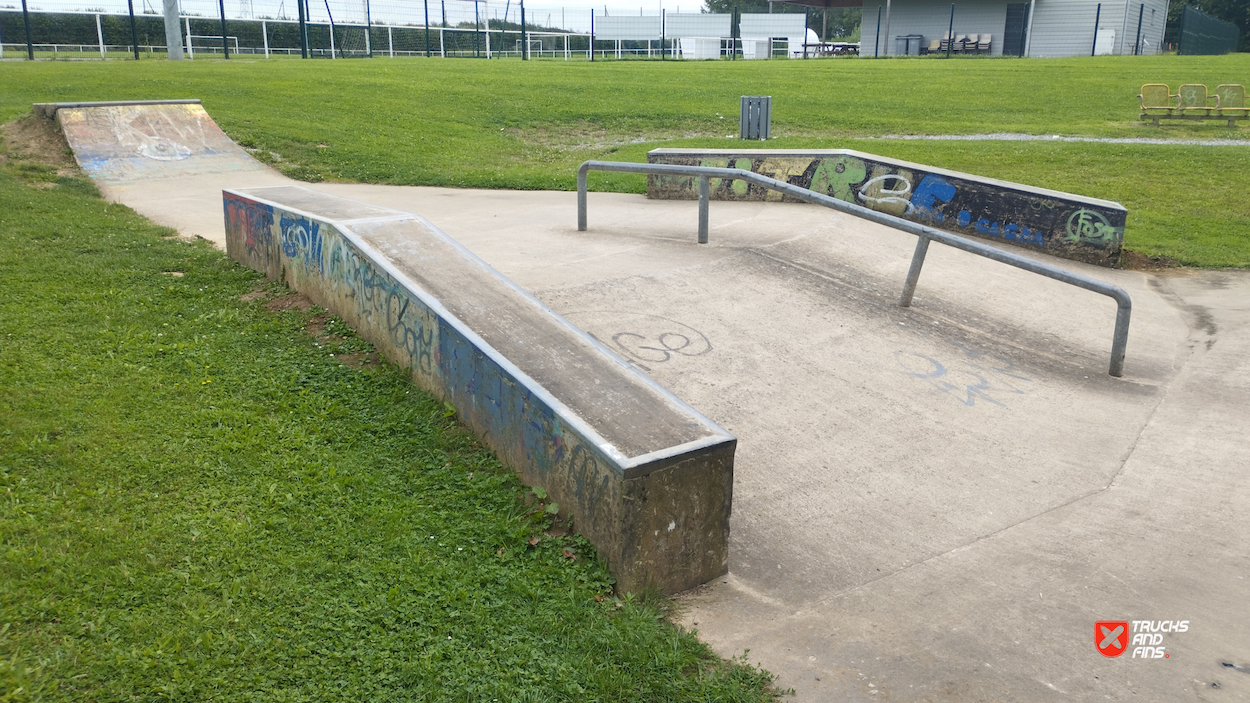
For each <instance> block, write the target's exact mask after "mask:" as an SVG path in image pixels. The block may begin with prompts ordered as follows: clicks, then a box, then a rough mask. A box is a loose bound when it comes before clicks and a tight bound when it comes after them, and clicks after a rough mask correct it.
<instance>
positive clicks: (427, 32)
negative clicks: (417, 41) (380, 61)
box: [391, 0, 430, 59]
mask: <svg viewBox="0 0 1250 703" xmlns="http://www.w3.org/2000/svg"><path fill="white" fill-rule="evenodd" d="M391 58H395V51H394V49H393V48H392V50H391ZM425 58H427V59H428V58H430V0H425Z"/></svg>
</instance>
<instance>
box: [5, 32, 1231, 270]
mask: <svg viewBox="0 0 1250 703" xmlns="http://www.w3.org/2000/svg"><path fill="white" fill-rule="evenodd" d="M1148 82H1167V83H1169V84H1170V85H1173V86H1174V87H1175V86H1176V85H1179V84H1180V83H1185V82H1205V83H1207V84H1208V85H1216V84H1219V83H1226V82H1241V83H1250V55H1247V54H1233V55H1230V56H1200V57H1177V56H1143V57H1098V58H1087V57H1083V58H1075V59H1055V60H1042V59H1033V60H1016V59H988V58H980V59H973V58H968V59H957V60H950V61H946V60H941V59H891V60H878V61H869V60H855V59H845V60H823V61H761V62H751V61H739V62H729V61H720V62H677V61H671V62H658V61H652V62H639V61H621V62H612V61H607V62H595V63H593V64H591V63H587V62H569V63H565V62H563V61H532V62H529V63H522V62H520V61H490V62H488V61H455V60H425V59H405V60H390V59H375V60H373V61H295V60H280V61H279V60H271V61H265V60H263V59H251V58H248V59H232V60H231V61H229V62H226V61H222V60H202V59H199V60H196V61H185V62H182V63H181V64H176V63H172V62H165V61H141V62H138V63H137V64H136V63H134V62H108V63H101V62H85V63H84V62H76V63H69V62H37V63H35V64H26V63H10V64H6V67H5V83H6V86H5V87H6V89H5V90H4V91H3V94H0V121H5V120H8V119H12V118H14V117H16V116H18V115H19V114H21V113H23V112H26V111H27V110H29V109H30V103H32V102H36V101H65V100H100V99H146V98H171V97H199V98H201V99H203V101H204V104H205V107H206V108H207V109H208V111H209V112H210V113H211V114H212V115H213V117H214V118H215V119H216V120H217V121H218V123H219V124H220V125H221V126H222V127H223V128H224V129H225V130H226V131H227V132H228V133H229V134H230V135H231V136H232V137H234V138H235V139H236V140H238V141H239V142H240V143H241V144H244V145H245V146H247V147H249V148H253V149H256V150H257V152H256V153H257V154H258V155H259V156H261V157H262V158H266V159H269V160H273V161H275V163H276V165H277V166H278V167H279V168H281V169H283V170H284V171H286V172H287V173H289V174H290V175H292V176H294V177H296V178H300V179H304V180H310V181H317V180H342V181H359V182H371V183H394V184H413V185H438V186H454V187H481V188H516V189H572V188H573V187H574V183H575V170H576V168H577V165H578V164H579V163H581V162H582V161H583V160H585V159H588V158H607V159H616V160H642V159H644V158H645V153H646V151H647V150H648V149H650V148H654V147H657V146H688V147H694V146H711V147H724V146H738V145H739V144H740V143H739V142H737V141H736V140H731V139H726V138H725V135H729V134H736V116H737V105H738V97H739V96H740V95H744V94H769V95H772V96H773V105H774V111H773V132H774V134H775V135H777V136H778V137H779V138H778V139H776V140H775V141H771V142H769V143H768V145H767V146H769V147H777V148H801V147H855V148H859V149H862V150H865V151H869V152H872V153H877V154H881V155H885V156H894V157H901V158H907V159H910V160H913V161H917V162H920V163H926V164H931V165H935V166H941V167H946V168H952V169H957V170H961V171H967V172H971V173H975V174H979V175H984V176H989V177H995V178H1004V179H1008V180H1013V181H1018V182H1021V183H1026V184H1030V185H1037V186H1045V187H1049V188H1057V189H1061V190H1065V191H1069V192H1074V193H1078V194H1082V195H1087V196H1092V197H1098V198H1104V199H1109V200H1116V201H1119V202H1122V203H1124V204H1125V205H1126V206H1127V207H1128V208H1129V213H1130V214H1129V221H1128V227H1127V231H1126V233H1125V243H1126V246H1127V247H1128V248H1130V249H1134V250H1137V251H1140V252H1142V253H1144V254H1147V255H1150V256H1166V257H1170V258H1173V259H1177V260H1179V261H1180V262H1182V263H1185V264H1189V265H1194V266H1212V267H1216V266H1240V267H1244V266H1250V237H1248V236H1247V235H1246V234H1245V230H1246V228H1245V227H1244V226H1243V225H1242V224H1241V223H1243V222H1244V221H1245V219H1246V218H1247V217H1250V199H1247V198H1245V197H1244V196H1243V190H1244V182H1245V178H1246V175H1245V174H1247V173H1248V172H1250V140H1247V138H1248V136H1250V126H1242V127H1239V128H1234V129H1229V128H1226V127H1224V126H1221V124H1213V123H1206V124H1195V123H1187V124H1172V125H1166V126H1164V127H1161V128H1153V127H1149V126H1146V125H1144V124H1142V123H1140V122H1139V121H1138V120H1137V98H1136V95H1137V92H1138V89H1139V88H1140V86H1141V85H1142V84H1143V83H1148ZM985 132H1022V133H1028V134H1042V135H1053V134H1059V135H1067V136H1072V135H1077V136H1099V137H1164V138H1201V139H1212V138H1233V139H1243V140H1247V144H1246V146H1245V147H1242V146H1233V147H1200V146H1180V145H1177V146H1170V145H1169V146H1151V145H1125V144H1091V143H1056V142H1051V143H1045V142H1031V143H1030V142H1024V143H1021V142H900V141H890V140H873V139H871V138H872V137H879V136H882V135H886V134H973V133H985ZM754 146H759V145H758V144H756V145H754ZM271 153H272V154H276V155H277V156H278V157H280V159H281V160H280V161H276V160H274V159H273V158H272V157H271V156H270V154H271ZM592 187H594V188H597V189H601V190H616V191H624V192H641V191H642V189H643V181H642V179H641V177H638V176H633V175H628V174H601V173H596V174H593V175H592Z"/></svg>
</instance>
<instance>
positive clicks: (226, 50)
mask: <svg viewBox="0 0 1250 703" xmlns="http://www.w3.org/2000/svg"><path fill="white" fill-rule="evenodd" d="M130 3H131V7H132V8H133V7H134V0H130ZM217 7H218V8H220V9H221V53H222V54H223V55H224V56H225V57H226V58H230V40H229V39H227V38H226V37H227V36H228V35H227V34H226V0H217ZM133 12H134V11H133V9H132V10H131V17H133V16H134V14H133Z"/></svg>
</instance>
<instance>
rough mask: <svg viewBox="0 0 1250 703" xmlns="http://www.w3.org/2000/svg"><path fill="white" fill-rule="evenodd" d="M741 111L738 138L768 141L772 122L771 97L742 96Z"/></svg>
mask: <svg viewBox="0 0 1250 703" xmlns="http://www.w3.org/2000/svg"><path fill="white" fill-rule="evenodd" d="M741 109H742V111H741V113H740V114H739V116H738V138H739V139H760V140H764V139H768V137H769V136H770V135H769V132H770V131H771V127H772V120H773V98H772V96H771V95H769V96H759V95H743V96H742V105H741Z"/></svg>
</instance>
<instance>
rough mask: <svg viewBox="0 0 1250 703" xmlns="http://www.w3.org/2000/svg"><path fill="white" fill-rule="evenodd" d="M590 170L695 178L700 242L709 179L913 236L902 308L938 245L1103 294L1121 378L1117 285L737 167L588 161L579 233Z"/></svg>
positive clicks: (1122, 336)
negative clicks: (1111, 309)
mask: <svg viewBox="0 0 1250 703" xmlns="http://www.w3.org/2000/svg"><path fill="white" fill-rule="evenodd" d="M590 171H616V172H620V173H644V174H655V175H661V176H693V177H697V178H698V179H699V243H700V244H706V243H707V232H708V205H709V200H710V195H709V183H708V180H709V179H711V178H724V179H730V180H740V181H746V182H748V183H754V184H755V185H758V186H760V187H762V188H768V189H769V190H775V191H778V192H781V193H784V194H786V195H789V196H791V197H793V198H797V199H799V200H803V201H805V202H809V203H815V204H816V205H824V206H825V207H828V208H833V209H834V210H837V211H839V212H845V213H847V214H848V215H854V216H856V217H861V218H863V219H865V220H869V221H872V222H876V223H877V224H881V225H885V226H887V227H892V228H894V229H897V230H902V231H904V232H908V233H910V234H914V235H916V237H917V238H918V239H917V241H916V251H915V253H914V254H913V255H912V259H911V268H910V269H909V270H908V271H907V280H906V282H905V283H904V284H903V295H902V297H901V298H900V299H899V305H900V306H902V307H910V306H911V300H912V296H913V295H914V294H915V292H916V282H917V281H919V280H920V269H921V268H922V267H923V266H924V259H925V254H927V253H928V251H929V242H930V241H931V240H932V241H938V242H941V243H942V244H945V245H947V246H949V247H954V248H955V249H959V250H962V251H966V252H969V253H972V254H977V255H978V256H984V257H985V258H987V259H993V260H994V261H998V262H1001V263H1004V264H1007V265H1009V266H1015V267H1016V268H1019V269H1024V270H1025V271H1031V272H1033V273H1036V274H1039V275H1042V276H1045V277H1047V278H1053V279H1055V280H1056V281H1062V282H1064V283H1067V284H1069V285H1073V286H1076V287H1078V288H1084V289H1085V290H1088V291H1093V292H1095V293H1099V294H1101V295H1105V296H1107V297H1109V298H1111V299H1113V300H1115V302H1116V305H1117V310H1116V315H1115V333H1114V335H1113V336H1112V339H1111V367H1110V369H1109V370H1108V373H1109V374H1111V375H1112V376H1117V377H1118V376H1121V375H1123V374H1124V350H1125V348H1126V347H1127V346H1128V325H1129V317H1130V316H1131V315H1132V312H1133V301H1132V299H1131V298H1129V295H1128V293H1126V292H1125V291H1124V289H1123V288H1120V287H1119V286H1117V285H1113V284H1111V283H1107V282H1105V281H1100V280H1098V279H1095V278H1090V277H1088V276H1082V275H1081V274H1079V273H1073V272H1071V271H1066V270H1064V269H1061V268H1058V267H1057V266H1052V265H1050V264H1047V263H1043V262H1040V261H1034V260H1032V259H1029V258H1027V257H1024V256H1021V255H1019V254H1015V253H1012V252H1008V251H1001V250H999V249H996V248H994V247H992V246H990V245H988V244H983V243H981V242H977V241H974V240H971V239H966V238H964V237H960V236H958V235H954V234H950V233H949V232H943V231H941V230H938V229H934V228H932V227H927V226H925V225H921V224H917V223H915V222H910V221H908V220H904V219H903V218H901V217H896V216H894V215H888V214H886V213H883V212H877V211H875V210H869V209H868V208H866V207H863V206H862V205H856V204H855V203H848V202H844V201H842V200H838V199H837V198H832V197H829V196H828V195H824V194H822V193H817V192H815V191H811V190H808V189H807V188H800V187H799V186H796V185H792V184H790V183H785V182H783V181H779V180H777V179H775V178H769V177H768V176H761V175H760V174H758V173H753V172H751V171H746V170H743V169H740V168H712V167H708V166H674V165H670V164H640V163H626V162H619V161H587V162H585V163H583V164H582V165H581V168H579V169H577V229H578V231H581V232H584V231H586V174H587V173H589V172H590Z"/></svg>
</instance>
